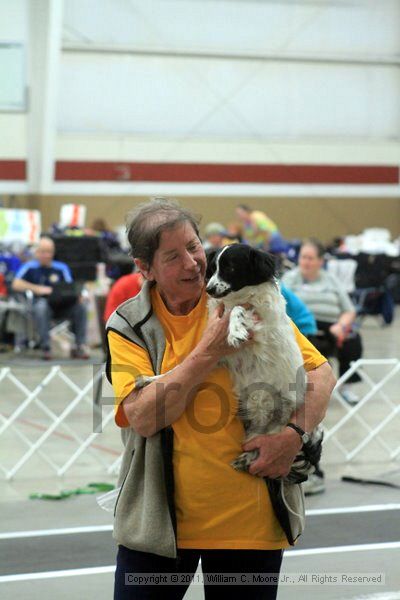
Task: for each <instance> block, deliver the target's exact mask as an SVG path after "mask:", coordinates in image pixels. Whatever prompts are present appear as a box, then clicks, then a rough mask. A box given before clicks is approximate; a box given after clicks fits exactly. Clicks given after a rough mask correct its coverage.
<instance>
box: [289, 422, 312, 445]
mask: <svg viewBox="0 0 400 600" xmlns="http://www.w3.org/2000/svg"><path fill="white" fill-rule="evenodd" d="M286 427H291V428H292V429H294V430H295V431H296V432H297V433H298V434H299V436H300V437H301V440H302V442H303V445H304V446H306V445H307V444H308V443H309V442H310V441H311V436H310V434H309V433H307V432H306V431H304V429H302V428H301V427H299V426H298V425H296V424H295V423H288V424H287V425H286Z"/></svg>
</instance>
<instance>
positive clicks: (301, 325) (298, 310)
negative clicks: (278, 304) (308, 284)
mask: <svg viewBox="0 0 400 600" xmlns="http://www.w3.org/2000/svg"><path fill="white" fill-rule="evenodd" d="M280 287H281V292H282V296H283V297H284V298H285V300H286V314H287V315H288V317H290V318H291V319H292V321H293V323H294V324H295V325H296V327H297V328H298V329H300V331H301V333H302V334H303V335H305V336H306V337H307V336H309V335H315V334H316V333H317V323H316V321H315V318H314V315H313V314H312V312H311V311H310V310H309V309H308V308H307V306H306V305H305V304H304V302H303V300H300V298H299V297H298V296H296V294H295V293H294V292H292V290H290V289H289V288H287V287H286V286H285V285H284V284H283V283H282V282H281V283H280Z"/></svg>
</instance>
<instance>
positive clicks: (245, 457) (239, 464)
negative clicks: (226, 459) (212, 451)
mask: <svg viewBox="0 0 400 600" xmlns="http://www.w3.org/2000/svg"><path fill="white" fill-rule="evenodd" d="M257 457H258V450H249V451H248V452H242V454H239V456H238V457H237V458H235V460H233V461H232V462H231V465H232V467H233V468H234V469H235V470H236V471H246V472H247V471H248V470H249V467H250V464H251V463H252V462H253V460H255V459H256V458H257Z"/></svg>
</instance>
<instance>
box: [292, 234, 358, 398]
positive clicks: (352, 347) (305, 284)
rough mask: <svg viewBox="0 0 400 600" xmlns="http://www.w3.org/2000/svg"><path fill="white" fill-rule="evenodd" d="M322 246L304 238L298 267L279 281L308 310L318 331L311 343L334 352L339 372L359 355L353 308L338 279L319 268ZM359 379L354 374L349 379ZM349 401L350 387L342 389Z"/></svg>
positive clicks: (321, 266)
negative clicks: (315, 322) (301, 301)
mask: <svg viewBox="0 0 400 600" xmlns="http://www.w3.org/2000/svg"><path fill="white" fill-rule="evenodd" d="M324 253H325V249H324V247H323V246H322V244H321V243H320V242H319V241H318V240H315V239H309V240H305V241H304V242H303V243H302V245H301V248H300V254H299V264H298V267H297V268H295V269H293V270H292V271H288V272H287V273H285V274H284V276H283V277H282V282H283V283H284V284H285V285H286V286H287V287H288V288H289V289H291V290H292V291H293V292H294V293H295V294H296V295H297V296H298V297H299V298H300V299H301V300H303V302H304V303H305V305H306V306H307V307H308V308H309V309H310V310H311V312H312V313H313V315H314V317H315V319H316V321H317V328H318V330H319V335H318V336H316V337H315V338H314V337H313V338H312V341H313V343H314V344H315V345H316V346H317V347H318V348H319V349H320V350H321V351H322V352H324V353H325V354H329V355H332V354H334V355H336V356H337V358H338V361H339V373H340V375H343V374H344V373H345V372H346V371H347V370H348V369H349V368H350V362H351V361H354V360H357V359H358V358H360V357H361V353H362V347H361V338H360V336H359V335H358V334H357V333H355V332H354V330H353V324H354V321H355V318H356V311H355V308H354V305H353V303H352V301H351V300H350V297H349V295H348V294H347V292H346V291H345V290H344V289H343V288H342V285H341V283H340V281H338V280H337V279H336V277H334V275H332V274H331V273H328V271H325V270H324V269H323V265H324ZM355 381H359V378H358V376H357V375H354V376H353V377H352V378H351V379H350V380H349V382H355ZM342 394H343V396H344V398H345V399H346V400H348V401H349V402H350V403H352V402H356V396H355V394H354V393H352V392H351V390H349V389H347V388H345V389H342Z"/></svg>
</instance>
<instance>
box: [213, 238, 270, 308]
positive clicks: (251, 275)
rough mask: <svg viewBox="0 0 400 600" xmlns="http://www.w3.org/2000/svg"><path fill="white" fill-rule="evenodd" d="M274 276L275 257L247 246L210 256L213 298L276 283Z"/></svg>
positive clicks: (238, 245) (223, 250)
mask: <svg viewBox="0 0 400 600" xmlns="http://www.w3.org/2000/svg"><path fill="white" fill-rule="evenodd" d="M274 275H275V261H274V258H273V256H271V255H270V254H267V253H266V252H263V251H262V250H255V249H254V248H251V247H250V246H246V245H245V244H232V245H231V246H225V247H224V248H222V249H220V250H213V251H211V252H209V253H208V254H207V271H206V281H207V293H208V294H209V295H210V296H212V297H213V298H223V297H224V296H227V295H228V294H230V293H231V292H238V291H239V290H241V289H242V288H244V287H246V286H250V285H260V284H261V283H265V282H267V281H272V280H273V279H274Z"/></svg>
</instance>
